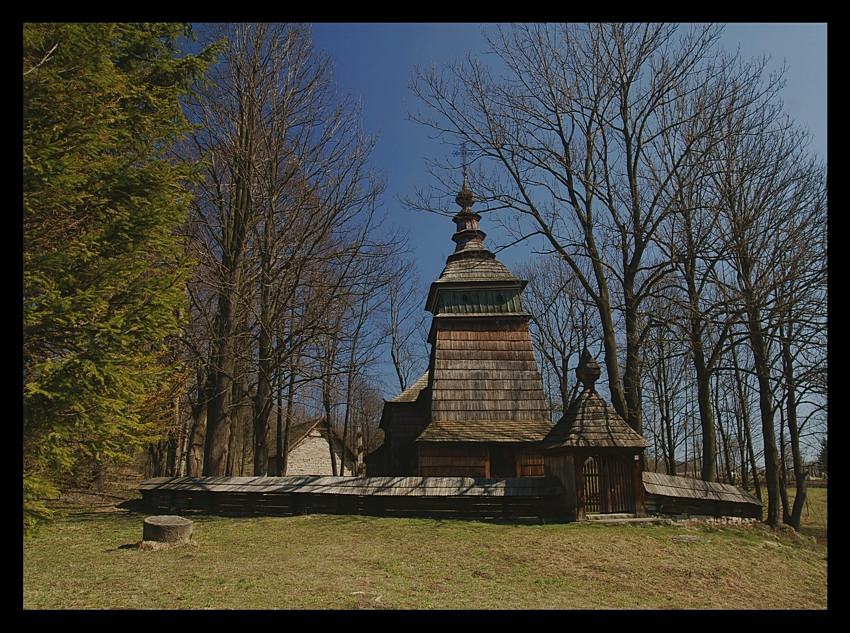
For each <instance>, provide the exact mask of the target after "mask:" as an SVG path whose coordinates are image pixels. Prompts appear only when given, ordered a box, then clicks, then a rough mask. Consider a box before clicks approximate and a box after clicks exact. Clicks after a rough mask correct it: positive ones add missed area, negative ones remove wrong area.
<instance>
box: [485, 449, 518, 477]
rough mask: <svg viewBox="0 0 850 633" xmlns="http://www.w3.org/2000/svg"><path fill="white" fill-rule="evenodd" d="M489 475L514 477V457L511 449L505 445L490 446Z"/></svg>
mask: <svg viewBox="0 0 850 633" xmlns="http://www.w3.org/2000/svg"><path fill="white" fill-rule="evenodd" d="M490 476H491V477H495V478H502V477H516V457H515V455H514V451H513V449H511V448H509V447H505V446H493V447H491V448H490Z"/></svg>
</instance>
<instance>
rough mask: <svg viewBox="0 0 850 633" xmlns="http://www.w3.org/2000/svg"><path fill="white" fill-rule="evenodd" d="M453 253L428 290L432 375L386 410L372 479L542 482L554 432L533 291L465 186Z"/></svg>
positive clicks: (371, 469)
mask: <svg viewBox="0 0 850 633" xmlns="http://www.w3.org/2000/svg"><path fill="white" fill-rule="evenodd" d="M456 202H457V204H458V206H460V211H459V212H458V213H457V214H456V215H455V216H454V218H453V221H454V223H455V225H456V227H457V229H456V231H455V233H454V235H453V236H452V240H454V242H455V250H454V252H453V253H452V254H451V255H449V257H448V258H447V260H446V265H445V268H444V269H443V272H442V273H441V275H440V277H439V278H438V279H437V280H436V281H434V282H433V283H432V284H431V288H430V291H429V293H428V299H427V302H426V306H425V308H426V310H428V311H429V312H431V313H432V314H433V315H434V316H433V320H432V323H431V330H430V333H429V339H428V340H429V343H430V344H431V355H430V362H429V367H428V371H427V372H426V373H425V374H424V375H423V376H422V377H421V378H420V379H419V380H418V381H416V383H415V384H413V385H412V386H411V387H409V388H408V389H407V390H406V391H404V392H403V393H402V394H400V395H399V396H397V397H396V398H394V399H393V400H391V401H388V402H387V403H385V406H384V414H383V416H382V420H381V427H382V428H383V429H384V433H385V442H384V446H383V447H381V449H379V451H378V452H377V454H376V455H375V458H374V460H373V461H374V463H375V468H370V467H369V465H367V472H368V473H369V474H376V475H377V474H388V475H403V474H404V475H421V476H468V477H519V476H542V475H543V457H542V455H543V453H542V450H541V446H540V443H541V441H542V440H543V438H544V437H546V435H547V434H548V433H549V431H550V430H551V429H552V423H551V421H550V418H549V410H548V406H547V403H546V398H545V396H544V393H543V381H542V380H541V377H540V372H539V370H538V368H537V362H536V360H535V358H534V351H533V348H532V345H531V337H530V335H529V332H528V322H529V320H530V318H531V315H530V314H528V313H527V312H526V311H525V310H524V308H523V304H522V290H523V288H524V287H525V284H526V281H524V280H522V279H519V278H517V277H516V276H515V275H514V274H513V273H511V272H510V271H509V270H508V269H507V268H506V267H505V266H504V265H503V264H502V263H501V262H499V261H498V260H497V259H496V256H495V255H494V254H493V253H492V252H491V251H490V250H488V248H487V247H486V245H485V244H484V238H485V234H484V232H483V231H482V230H481V229H480V227H479V222H480V220H481V216H480V215H479V214H478V213H476V212H475V211H473V210H472V206H473V204H474V203H475V196H474V195H473V193H472V191H471V190H470V188H469V185H468V183H467V179H466V176H465V175H464V182H463V186H462V188H461V191H460V192H459V193H458V195H457V197H456Z"/></svg>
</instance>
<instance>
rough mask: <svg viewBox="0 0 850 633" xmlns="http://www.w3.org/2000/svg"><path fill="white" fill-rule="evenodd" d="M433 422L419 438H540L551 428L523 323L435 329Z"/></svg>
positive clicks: (471, 323)
mask: <svg viewBox="0 0 850 633" xmlns="http://www.w3.org/2000/svg"><path fill="white" fill-rule="evenodd" d="M433 345H434V369H433V381H432V383H431V422H430V424H429V425H428V427H427V428H426V429H425V431H423V433H422V434H421V435H420V436H419V441H429V442H456V441H472V442H482V441H496V442H510V441H523V442H528V441H532V442H535V441H539V440H541V439H543V437H544V436H545V435H546V433H548V432H549V430H550V429H551V423H550V422H549V418H548V407H547V405H546V399H545V396H544V393H543V382H542V380H541V378H540V373H539V372H538V370H537V363H536V360H535V358H534V351H533V348H532V345H531V337H530V336H529V333H528V324H527V321H526V320H524V319H522V320H519V319H517V320H502V321H501V322H498V323H496V322H493V321H492V320H486V321H484V320H480V321H468V320H455V321H451V320H446V321H443V322H441V323H440V326H439V327H438V328H436V329H435V333H434V339H433Z"/></svg>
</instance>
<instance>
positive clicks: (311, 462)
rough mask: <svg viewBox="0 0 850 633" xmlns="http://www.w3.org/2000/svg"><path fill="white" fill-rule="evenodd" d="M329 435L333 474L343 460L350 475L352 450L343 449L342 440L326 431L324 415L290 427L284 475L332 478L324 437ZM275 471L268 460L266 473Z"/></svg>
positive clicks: (328, 451) (273, 458)
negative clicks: (287, 457)
mask: <svg viewBox="0 0 850 633" xmlns="http://www.w3.org/2000/svg"><path fill="white" fill-rule="evenodd" d="M329 434H330V435H331V436H332V443H333V447H334V456H335V457H336V463H337V471H339V467H340V465H341V464H342V463H343V459H345V469H346V472H347V473H351V472H352V471H353V469H354V467H355V465H356V463H357V456H356V453H355V450H356V449H353V447H344V446H343V443H342V439H341V438H340V437H339V436H338V434H337V433H336V432H333V431H331V430H330V429H329V428H328V424H327V422H326V421H325V418H324V416H321V417H318V418H311V419H308V420H304V421H300V422H298V423H295V424H293V425H292V426H291V427H290V429H289V459H288V460H287V468H286V474H287V475H333V468H332V465H331V453H330V448H329V446H328V436H329ZM275 470H276V462H275V457H273V456H272V457H269V472H270V473H273V472H275Z"/></svg>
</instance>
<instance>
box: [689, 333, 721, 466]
mask: <svg viewBox="0 0 850 633" xmlns="http://www.w3.org/2000/svg"><path fill="white" fill-rule="evenodd" d="M695 327H698V326H697V324H696V323H694V320H693V319H692V324H691V328H692V329H691V345H692V346H693V360H694V369H695V370H696V378H697V403H698V405H699V419H700V426H701V427H702V478H703V480H704V481H717V471H716V470H715V467H714V463H715V459H716V452H717V436H716V431H715V421H714V411H713V410H712V406H711V372H710V371H708V368H707V367H706V365H705V356H704V355H703V351H702V340H701V337H700V336H699V332H698V331H696V332H695V331H694V328H695ZM694 457H695V458H696V455H694Z"/></svg>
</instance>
